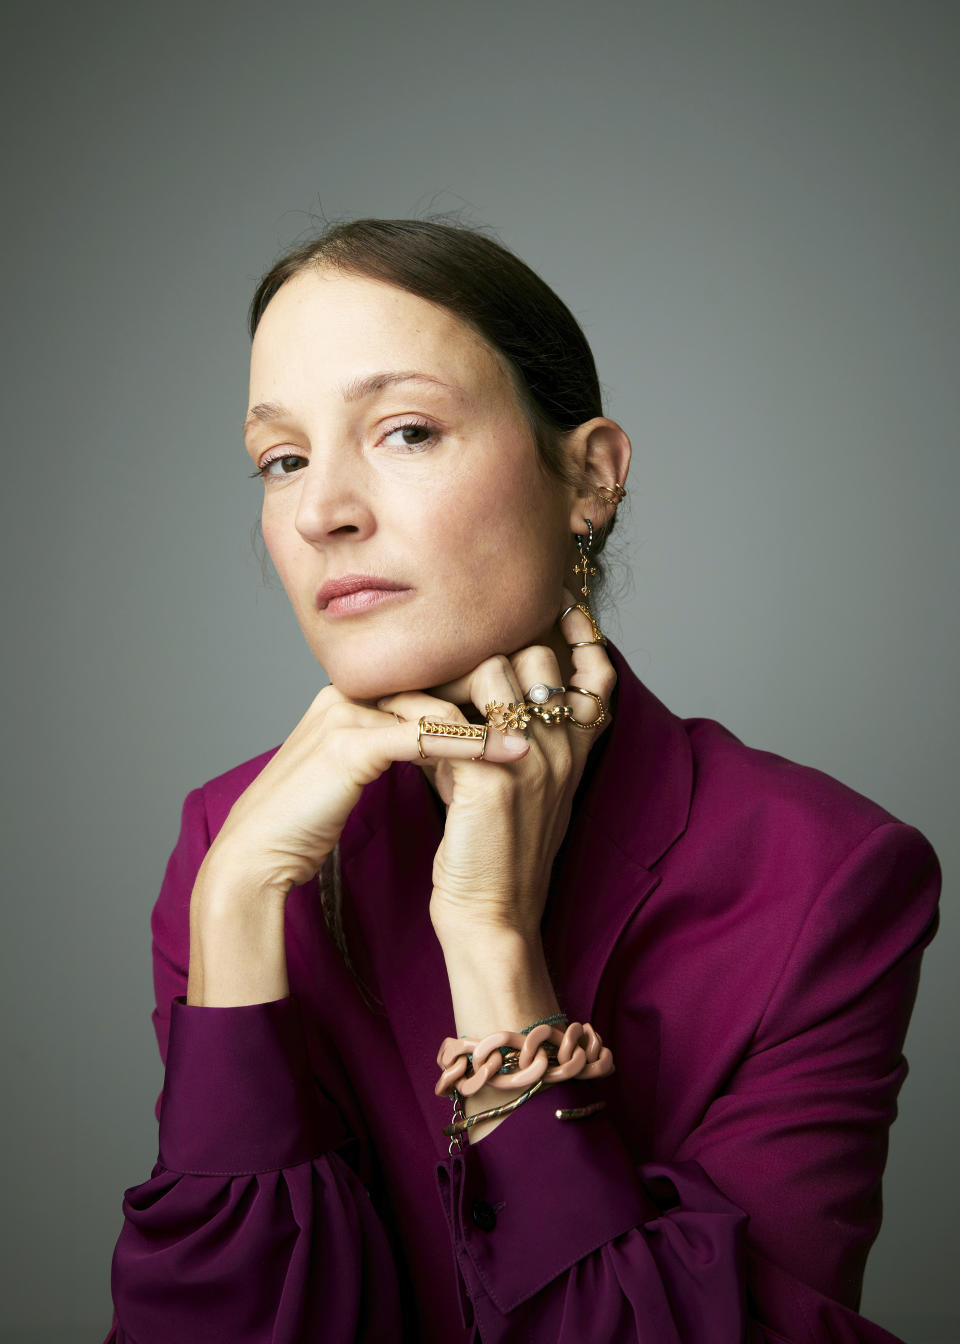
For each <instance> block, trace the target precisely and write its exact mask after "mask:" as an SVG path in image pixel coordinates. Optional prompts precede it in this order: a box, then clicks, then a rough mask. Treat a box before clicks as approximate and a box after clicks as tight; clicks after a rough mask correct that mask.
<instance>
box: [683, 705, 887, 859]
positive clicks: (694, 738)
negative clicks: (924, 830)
mask: <svg viewBox="0 0 960 1344" xmlns="http://www.w3.org/2000/svg"><path fill="white" fill-rule="evenodd" d="M682 723H683V727H684V730H685V732H686V734H687V737H688V740H689V742H690V748H691V751H692V753H693V758H694V762H695V779H696V782H695V787H694V791H693V797H692V803H691V823H695V824H698V825H700V824H706V825H710V824H713V825H716V824H721V823H722V824H726V825H728V826H732V827H734V828H735V829H736V830H741V829H743V830H746V831H749V832H750V833H751V834H752V835H753V836H754V838H756V837H757V836H758V835H760V834H764V833H767V832H770V833H778V834H782V835H784V836H787V835H789V836H791V837H793V838H794V839H795V840H798V841H799V840H801V839H803V838H804V837H809V839H810V840H812V841H816V842H817V843H820V844H822V843H823V842H824V841H826V840H827V839H828V837H830V836H833V837H836V843H837V844H839V845H840V846H841V847H849V846H850V845H851V844H855V843H857V842H858V841H859V840H860V839H862V838H863V837H864V836H866V835H868V834H869V833H870V832H871V831H872V830H875V829H876V828H877V827H878V826H883V825H886V824H889V823H898V824H903V823H899V822H898V818H897V817H895V816H894V815H893V813H891V812H889V811H888V810H887V809H886V808H885V807H883V806H882V805H881V804H880V803H877V802H874V801H873V800H872V799H870V798H868V797H867V796H866V795H865V794H862V793H859V792H858V791H857V790H856V789H853V788H851V787H850V786H849V785H848V784H844V783H842V782H841V781H840V780H839V779H836V778H834V776H832V775H829V774H827V773H826V772H825V771H823V770H819V769H817V768H815V767H814V766H811V765H803V764H801V763H800V762H798V761H794V760H789V759H787V758H786V757H784V756H780V755H778V754H777V753H776V752H773V751H766V750H762V749H760V748H758V747H752V746H747V745H746V744H745V743H744V742H742V741H741V740H740V738H738V737H737V736H736V735H735V734H734V733H733V732H731V731H730V729H729V728H726V727H724V726H723V725H722V724H720V723H717V722H716V721H715V720H713V719H706V718H695V719H684V720H682Z"/></svg>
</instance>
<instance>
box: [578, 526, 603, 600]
mask: <svg viewBox="0 0 960 1344" xmlns="http://www.w3.org/2000/svg"><path fill="white" fill-rule="evenodd" d="M586 523H587V527H588V528H589V529H590V531H589V534H588V536H587V540H586V543H585V542H584V538H583V533H582V532H575V533H574V536H575V537H576V538H577V546H578V547H579V550H580V559H579V560H578V561H577V563H576V564H575V565H574V567H573V572H574V574H582V575H583V585H582V587H581V589H580V591H581V593H582V594H583V599H584V603H585V605H589V603H588V602H587V598H588V597H589V596H590V583H589V576H590V575H591V574H596V572H597V571H596V569H595V568H594V566H593V565H591V563H590V552H591V551H592V549H593V523H591V521H590V519H589V518H588V519H587V520H586Z"/></svg>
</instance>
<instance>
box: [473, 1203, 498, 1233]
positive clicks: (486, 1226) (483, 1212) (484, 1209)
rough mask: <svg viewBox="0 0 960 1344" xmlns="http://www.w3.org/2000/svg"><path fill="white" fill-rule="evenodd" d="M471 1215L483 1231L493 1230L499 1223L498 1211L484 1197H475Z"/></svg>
mask: <svg viewBox="0 0 960 1344" xmlns="http://www.w3.org/2000/svg"><path fill="white" fill-rule="evenodd" d="M470 1217H471V1218H472V1219H473V1221H474V1222H475V1223H476V1225H477V1227H479V1229H480V1231H481V1232H492V1231H493V1229H494V1228H495V1227H496V1225H497V1211H496V1209H495V1208H494V1207H493V1205H492V1204H488V1203H487V1202H486V1201H485V1200H483V1199H475V1200H474V1201H473V1206H472V1208H471V1209H470Z"/></svg>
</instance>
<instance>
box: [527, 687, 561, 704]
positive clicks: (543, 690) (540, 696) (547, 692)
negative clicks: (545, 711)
mask: <svg viewBox="0 0 960 1344" xmlns="http://www.w3.org/2000/svg"><path fill="white" fill-rule="evenodd" d="M565 690H566V687H565V686H547V685H545V684H544V682H542V681H537V682H534V684H533V685H532V686H531V687H530V689H529V691H527V693H526V695H525V697H524V699H526V700H532V701H533V703H534V704H535V705H545V704H546V703H547V701H548V700H549V699H550V697H551V695H563V693H564V691H565Z"/></svg>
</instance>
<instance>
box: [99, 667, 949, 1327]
mask: <svg viewBox="0 0 960 1344" xmlns="http://www.w3.org/2000/svg"><path fill="white" fill-rule="evenodd" d="M609 652H610V656H611V658H612V660H613V661H614V663H615V666H616V669H617V673H618V685H617V690H616V694H615V701H614V719H613V723H612V724H611V726H610V728H609V729H608V730H607V731H606V732H605V733H604V734H603V735H602V736H601V737H600V738H599V740H598V741H597V744H596V746H595V748H594V749H593V751H592V752H591V757H590V759H589V761H588V767H587V772H586V773H585V775H584V777H583V779H582V780H581V783H580V786H579V789H578V792H577V796H576V799H575V802H574V807H573V813H572V817H571V823H570V826H569V828H568V832H567V835H566V838H565V840H564V844H563V847H562V849H561V850H560V852H559V854H558V856H557V859H556V863H555V865H554V869H553V876H552V881H551V889H550V898H549V903H548V906H547V910H546V914H545V916H544V924H543V933H544V941H545V946H546V949H547V956H548V962H549V965H550V968H551V972H552V975H553V979H554V983H555V985H556V989H557V994H558V997H559V1000H560V1004H561V1006H562V1007H563V1008H564V1009H565V1011H566V1012H567V1013H569V1014H570V1015H571V1017H575V1018H577V1019H579V1020H584V1019H589V1020H590V1021H592V1022H593V1023H594V1024H595V1026H596V1027H597V1029H598V1030H599V1031H600V1033H601V1035H602V1037H603V1039H604V1041H605V1043H607V1044H609V1046H610V1047H611V1049H612V1051H613V1056H614V1060H615V1063H616V1072H615V1074H614V1075H613V1076H612V1077H611V1078H609V1079H607V1080H604V1081H603V1082H593V1083H566V1084H561V1085H559V1086H558V1087H556V1088H555V1089H552V1090H549V1091H547V1092H546V1093H544V1094H542V1095H541V1096H539V1097H535V1098H533V1099H532V1100H531V1101H530V1102H529V1103H527V1104H526V1105H525V1106H522V1107H521V1108H520V1109H519V1110H518V1111H516V1112H515V1113H514V1114H513V1115H511V1116H510V1117H509V1118H508V1119H506V1120H505V1121H504V1123H503V1124H502V1125H500V1126H499V1128H498V1129H497V1130H496V1131H495V1132H494V1133H493V1134H491V1135H490V1136H489V1137H488V1138H486V1139H483V1140H482V1141H481V1142H479V1143H477V1144H475V1145H473V1146H471V1147H470V1148H469V1149H468V1150H466V1151H465V1152H464V1153H462V1154H457V1155H454V1156H450V1155H449V1153H448V1141H447V1140H446V1139H445V1138H444V1137H443V1135H442V1133H441V1129H442V1127H443V1125H444V1124H446V1123H448V1121H449V1118H450V1103H449V1102H448V1101H447V1100H444V1099H442V1098H437V1097H436V1096H435V1095H434V1084H435V1082H436V1080H437V1077H438V1073H439V1070H438V1068H437V1063H436V1056H437V1051H438V1048H439V1045H440V1042H441V1039H442V1038H443V1037H444V1036H446V1035H448V1034H450V1033H451V1031H452V1030H453V1015H452V1009H451V1002H450V994H449V988H448V984H447V977H446V974H445V969H444V963H443V958H442V955H441V952H440V947H439V944H438V943H437V940H436V938H435V936H434V934H433V930H432V927H431V925H430V921H429V916H428V909H427V905H428V901H429V898H430V893H431V868H432V862H433V856H434V853H435V851H436V848H437V846H438V844H439V843H440V840H441V837H442V826H443V820H442V818H443V808H442V805H441V803H440V802H439V800H438V799H437V798H436V796H435V795H434V793H433V792H432V790H431V788H430V786H429V784H428V782H427V780H426V778H425V777H424V775H423V774H422V772H421V771H420V770H419V769H418V768H417V767H416V766H414V765H411V764H406V763H402V764H397V765H394V766H392V767H391V768H390V770H389V771H387V773H386V774H384V775H383V776H381V778H380V779H379V780H377V781H376V782H375V783H373V784H371V785H370V786H369V787H368V788H367V789H365V790H364V793H363V796H362V798H361V800H360V802H359V804H358V805H357V807H356V808H355V809H354V811H353V813H352V814H351V816H350V818H349V820H348V822H347V826H346V828H345V830H344V832H343V836H342V838H341V854H342V874H343V880H344V885H345V891H346V898H345V906H346V909H345V924H346V932H347V937H348V940H349V945H350V947H351V949H352V950H353V957H354V962H355V965H356V969H357V971H358V973H359V974H360V976H361V977H362V979H363V980H364V981H365V983H366V984H367V986H368V987H369V990H370V991H371V994H372V995H373V996H374V998H375V1002H374V1003H373V1005H372V1007H371V1006H368V1005H367V1004H366V1003H365V1002H364V1001H363V999H362V998H361V997H360V995H359V993H358V991H357V989H356V986H355V983H354V981H353V980H352V979H351V977H350V975H349V974H348V972H347V971H346V969H345V967H344V964H343V962H342V960H341V958H340V956H339V954H338V952H337V951H336V949H335V947H334V946H333V943H332V940H331V939H330V937H329V935H328V933H327V930H326V927H325V925H324V922H323V918H322V915H321V911H320V906H319V901H318V892H317V884H316V881H314V882H310V883H308V884H306V885H305V886H302V887H295V888H294V889H293V890H292V891H291V893H290V896H289V898H288V903H287V909H286V939H287V954H288V971H289V979H290V995H289V996H288V997H287V998H284V999H278V1000H276V1001H274V1002H271V1003H261V1004H252V1005H247V1006H243V1007H236V1008H215V1007H214V1008H205V1007H196V1006H190V1007H188V1006H187V1004H186V1000H185V994H186V980H187V960H188V947H189V904H190V894H191V890H192V887H193V883H194V879H195V876H196V873H197V869H198V867H199V865H200V862H201V860H202V859H203V856H204V854H205V852H206V850H207V847H208V846H209V844H210V839H211V837H212V836H214V835H215V834H216V833H217V831H218V829H219V827H220V826H221V825H222V823H223V821H224V818H225V817H226V814H227V812H228V811H229V809H230V806H231V804H232V803H233V801H234V799H235V798H236V797H237V796H238V794H240V793H241V792H242V790H243V789H244V788H245V787H246V786H247V785H248V784H249V783H250V781H251V780H252V779H253V778H254V777H255V776H256V775H257V774H258V772H259V771H260V770H261V769H262V768H263V766H264V765H265V764H266V762H267V761H268V760H269V758H270V756H271V755H272V754H273V753H272V752H266V753H265V754H263V755H261V756H258V757H256V758H254V759H253V760H250V761H247V762H245V763H244V764H243V765H239V766H237V767H236V768H235V769H232V770H229V771H228V772H227V773H226V774H223V775H220V776H219V777H217V778H216V779H213V780H211V781H210V782H209V783H207V784H205V785H203V786H202V787H201V788H197V789H194V790H193V791H192V792H190V793H189V794H188V795H187V798H186V800H185V802H184V805H183V814H182V825H181V829H180V835H179V839H178V840H177V843H176V847H175V848H174V850H173V853H172V854H171V856H170V861H169V863H168V865H167V870H166V875H165V877H164V880H163V885H162V889H161V891H160V895H159V898H158V900H157V902H156V905H155V908H154V911H153V916H152V921H151V925H152V930H153V951H154V972H155V984H156V1001H157V1006H156V1011H155V1013H154V1015H153V1022H154V1027H155V1029H156V1034H157V1040H158V1042H159V1046H160V1054H161V1057H162V1059H163V1061H164V1064H165V1066H166V1072H165V1077H164V1086H163V1090H162V1092H161V1094H160V1097H159V1099H158V1102H157V1115H158V1118H159V1156H158V1160H157V1163H156V1165H155V1166H154V1168H153V1171H152V1173H151V1175H150V1179H149V1180H146V1181H144V1182H143V1184H140V1185H136V1186H133V1187H131V1188H130V1189H128V1190H126V1191H125V1192H124V1197H123V1214H124V1223H123V1227H122V1230H121V1232H120V1236H119V1239H118V1241H117V1245H116V1249H115V1252H114V1256H113V1264H112V1290H113V1301H114V1307H115V1313H114V1323H113V1328H112V1330H111V1332H110V1335H109V1337H108V1338H109V1341H113V1342H114V1344H201V1341H202V1342H203V1344H212V1342H213V1341H222V1342H223V1344H321V1342H322V1344H339V1342H342V1344H349V1342H352V1341H356V1340H362V1341H387V1342H389V1341H395V1340H416V1341H436V1344H455V1342H456V1341H468V1340H475V1339H476V1338H477V1335H478V1332H479V1337H480V1338H481V1339H482V1341H483V1344H499V1342H500V1341H503V1342H504V1344H506V1341H518V1344H519V1342H521V1341H522V1344H548V1342H549V1344H556V1342H557V1341H563V1342H564V1344H585V1341H615V1342H616V1341H642V1344H733V1342H734V1341H750V1342H751V1344H753V1342H756V1341H765V1342H767V1344H771V1342H774V1341H776V1342H778V1344H827V1341H829V1342H830V1344H853V1342H854V1341H860V1342H861V1344H881V1341H888V1342H889V1341H891V1340H893V1338H894V1337H893V1336H892V1335H890V1334H889V1333H887V1332H886V1331H885V1330H883V1329H881V1328H880V1327H879V1326H876V1325H873V1324H871V1323H870V1322H868V1321H867V1320H865V1319H863V1318H862V1317H861V1316H859V1315H858V1313H857V1308H858V1305H859V1297H860V1287H861V1280H862V1275H863V1269H864V1262H865V1260H866V1256H867V1252H868V1250H869V1248H870V1245H871V1243H872V1242H873V1240H874V1238H875V1236H876V1234H877V1231H878V1229H879V1226H880V1215H881V1202H880V1183H881V1175H882V1172H883V1167H884V1161H885V1158H886V1152H887V1137H888V1128H889V1126H890V1124H891V1122H892V1121H893V1119H894V1117H895V1115H896V1109H897V1093H898V1092H899V1090H900V1086H901V1084H902V1083H903V1080H904V1077H905V1075H906V1071H907V1065H906V1062H905V1060H904V1057H903V1053H902V1047H903V1042H904V1036H905V1033H906V1029H907V1024H908V1021H909V1018H910V1013H911V1009H912V1006H913V1001H914V996H915V993H916V988H917V979H918V975H919V971H920V959H921V954H922V951H923V949H924V947H925V946H926V945H927V943H928V942H929V941H930V939H931V938H932V937H933V935H934V932H935V930H936V926H937V900H938V894H939V885H940V870H939V866H938V862H937V858H936V856H935V854H934V852H933V850H932V849H931V847H930V845H929V843H928V842H927V840H926V839H925V838H924V837H923V835H922V834H921V833H920V832H919V831H918V830H916V829H915V828H914V827H912V826H909V825H906V824H904V823H903V822H900V821H898V820H897V819H896V818H894V817H892V816H891V815H890V813H889V812H886V811H884V809H883V808H881V807H879V806H878V805H877V804H875V803H872V802H870V801H868V799H866V798H864V797H862V796H861V795H859V794H857V793H854V792H853V791H852V790H850V789H849V788H846V787H845V786H844V785H842V784H839V783H837V782H836V781H835V780H834V779H831V778H830V777H828V776H827V775H824V774H822V773H820V772H819V771H817V770H813V769H809V768H807V767H805V766H801V765H796V764H793V763H792V762H790V761H787V760H784V759H783V758H781V757H779V756H775V755H772V754H771V753H769V752H766V751H758V750H755V749H753V748H751V747H747V746H744V745H743V743H741V742H740V741H739V740H738V739H737V738H736V737H735V736H734V735H733V734H732V733H731V732H729V731H728V730H727V729H725V728H723V727H722V726H721V725H720V724H718V723H715V722H713V721H712V720H710V719H680V718H677V717H676V716H675V715H674V714H672V713H671V712H670V711H669V710H668V709H667V708H666V707H665V706H664V705H663V704H661V702H660V701H659V700H658V699H657V698H656V696H654V695H653V694H652V693H651V692H650V691H649V690H648V689H647V688H646V687H645V686H644V685H643V684H642V683H641V682H640V681H639V680H638V679H637V677H636V676H635V675H634V673H633V672H632V671H631V669H630V668H629V667H628V665H627V664H626V662H625V661H624V658H623V655H622V654H621V653H619V651H618V650H617V649H615V648H614V647H613V646H612V645H611V646H610V648H609ZM274 750H276V748H275V749H274ZM505 1025H508V1026H516V1025H517V1024H516V1023H509V1024H505ZM598 1097H604V1098H605V1099H606V1101H607V1107H606V1109H605V1110H603V1111H601V1112H600V1113H599V1114H596V1115H594V1116H592V1117H590V1118H588V1119H583V1120H579V1121H561V1120H558V1119H557V1118H556V1117H555V1114H554V1111H555V1109H556V1108H557V1107H558V1106H578V1105H583V1104H584V1102H585V1101H586V1100H592V1099H596V1098H598Z"/></svg>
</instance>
